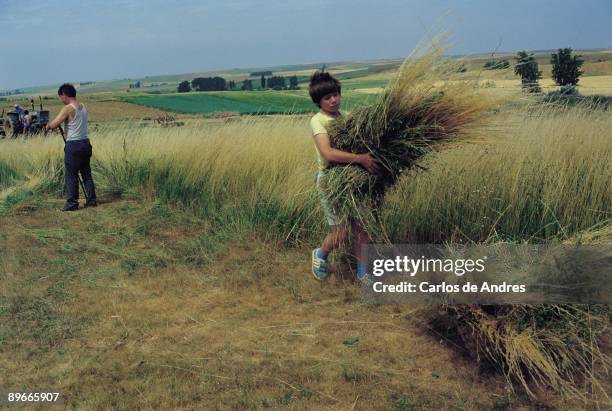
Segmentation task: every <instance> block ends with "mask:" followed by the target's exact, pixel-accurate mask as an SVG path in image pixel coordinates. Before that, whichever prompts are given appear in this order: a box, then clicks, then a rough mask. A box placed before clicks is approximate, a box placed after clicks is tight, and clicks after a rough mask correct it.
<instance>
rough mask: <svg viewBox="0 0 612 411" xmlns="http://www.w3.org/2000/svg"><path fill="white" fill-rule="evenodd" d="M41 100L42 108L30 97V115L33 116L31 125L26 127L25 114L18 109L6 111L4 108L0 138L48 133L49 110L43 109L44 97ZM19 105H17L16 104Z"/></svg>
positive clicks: (0, 125)
mask: <svg viewBox="0 0 612 411" xmlns="http://www.w3.org/2000/svg"><path fill="white" fill-rule="evenodd" d="M38 98H39V100H40V110H36V109H35V107H34V99H33V98H32V99H30V103H31V104H32V110H29V113H28V115H29V116H31V117H32V121H31V123H30V125H29V127H26V120H25V114H23V113H19V112H18V111H17V110H11V111H8V112H6V113H5V112H4V110H2V119H1V122H2V124H0V138H2V137H11V138H17V137H19V136H20V135H24V136H25V135H34V134H39V133H43V134H45V135H46V134H47V131H46V129H45V126H46V125H47V123H48V122H49V110H43V105H42V98H41V97H40V96H39V97H38ZM15 107H17V106H15Z"/></svg>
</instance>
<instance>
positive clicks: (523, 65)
mask: <svg viewBox="0 0 612 411" xmlns="http://www.w3.org/2000/svg"><path fill="white" fill-rule="evenodd" d="M515 59H516V66H514V73H515V74H517V75H519V76H521V84H522V86H523V89H525V90H527V91H529V92H531V93H539V92H540V91H541V90H542V89H541V88H540V84H539V83H538V80H539V79H541V78H542V72H541V71H540V70H539V69H538V62H537V61H536V59H535V58H534V57H533V53H527V52H526V51H524V50H523V51H519V52H518V53H517V55H516V57H515Z"/></svg>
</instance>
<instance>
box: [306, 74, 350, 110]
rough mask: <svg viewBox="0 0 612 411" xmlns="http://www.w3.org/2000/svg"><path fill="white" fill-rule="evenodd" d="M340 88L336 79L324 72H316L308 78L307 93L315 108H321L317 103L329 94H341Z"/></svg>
mask: <svg viewBox="0 0 612 411" xmlns="http://www.w3.org/2000/svg"><path fill="white" fill-rule="evenodd" d="M341 88H342V86H341V85H340V81H339V80H338V79H337V78H335V77H334V76H332V75H331V74H329V73H328V72H326V71H318V70H317V71H315V72H314V74H313V75H312V76H310V86H309V87H308V93H309V94H310V98H311V99H312V101H314V103H315V104H316V105H317V106H319V107H321V106H320V105H319V103H320V102H321V99H322V98H323V97H325V96H326V95H328V94H331V93H338V94H342V93H341Z"/></svg>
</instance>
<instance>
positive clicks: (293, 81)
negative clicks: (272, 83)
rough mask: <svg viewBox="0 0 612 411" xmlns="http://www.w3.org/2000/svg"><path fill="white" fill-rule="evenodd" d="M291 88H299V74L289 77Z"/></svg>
mask: <svg viewBox="0 0 612 411" xmlns="http://www.w3.org/2000/svg"><path fill="white" fill-rule="evenodd" d="M289 88H290V89H291V90H297V89H298V88H299V87H298V78H297V76H296V75H295V74H294V75H293V76H291V77H289Z"/></svg>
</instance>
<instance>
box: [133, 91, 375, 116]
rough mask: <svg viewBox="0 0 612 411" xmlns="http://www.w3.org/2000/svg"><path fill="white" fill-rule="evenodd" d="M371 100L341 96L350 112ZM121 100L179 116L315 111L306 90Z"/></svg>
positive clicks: (200, 94) (212, 93)
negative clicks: (172, 112) (174, 112)
mask: <svg viewBox="0 0 612 411" xmlns="http://www.w3.org/2000/svg"><path fill="white" fill-rule="evenodd" d="M372 98H373V97H372V96H371V95H367V94H362V93H348V95H345V96H343V103H342V104H343V107H344V108H345V109H346V110H350V109H351V108H352V107H355V106H357V105H360V104H365V103H367V102H368V101H370V100H371V99H372ZM123 100H124V101H127V102H130V103H133V104H138V105H142V106H147V107H153V108H158V109H162V110H170V111H176V112H179V113H213V112H223V111H225V112H234V113H240V114H282V113H293V114H300V113H310V112H315V111H317V107H316V106H315V105H314V104H313V103H312V100H310V97H308V95H307V94H306V92H305V91H302V90H298V91H297V92H291V91H231V92H206V93H200V92H192V93H183V94H163V95H137V96H129V97H124V98H123Z"/></svg>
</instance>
